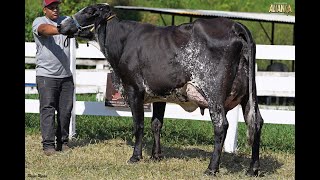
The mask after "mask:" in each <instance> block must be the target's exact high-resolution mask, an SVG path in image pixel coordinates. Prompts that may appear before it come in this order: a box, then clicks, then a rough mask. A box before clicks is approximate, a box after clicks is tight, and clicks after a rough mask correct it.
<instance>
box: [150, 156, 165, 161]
mask: <svg viewBox="0 0 320 180" xmlns="http://www.w3.org/2000/svg"><path fill="white" fill-rule="evenodd" d="M150 159H151V160H153V161H160V160H161V159H163V156H162V155H160V154H158V155H153V156H151V157H150Z"/></svg>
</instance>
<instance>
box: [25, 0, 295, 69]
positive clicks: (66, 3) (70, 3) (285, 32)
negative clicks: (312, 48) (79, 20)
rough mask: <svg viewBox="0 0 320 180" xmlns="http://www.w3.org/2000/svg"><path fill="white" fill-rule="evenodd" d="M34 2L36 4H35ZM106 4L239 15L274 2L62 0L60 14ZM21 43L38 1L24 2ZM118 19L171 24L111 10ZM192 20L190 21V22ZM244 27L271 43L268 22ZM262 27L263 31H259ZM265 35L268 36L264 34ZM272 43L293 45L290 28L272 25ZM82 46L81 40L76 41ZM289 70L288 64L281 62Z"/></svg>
mask: <svg viewBox="0 0 320 180" xmlns="http://www.w3.org/2000/svg"><path fill="white" fill-rule="evenodd" d="M35 1H36V2H35ZM105 2H107V3H109V4H110V5H111V7H113V6H115V5H122V6H145V7H157V8H179V9H203V10H219V11H239V12H261V13H268V12H269V8H270V5H271V4H274V3H276V1H274V0H264V1H261V2H259V3H257V2H256V1H254V0H240V1H233V0H170V1H168V0H109V1H105V0H63V4H61V5H60V7H61V14H62V15H72V14H74V13H76V12H77V11H79V10H80V9H82V8H83V7H85V6H87V5H90V4H95V3H105ZM281 3H288V4H289V5H290V6H291V8H292V13H290V15H294V14H295V2H294V1H293V0H282V1H281ZM25 10H26V14H25V41H26V42H32V41H34V40H33V36H32V32H31V29H32V21H33V20H34V19H35V18H36V17H37V16H42V15H43V12H42V0H26V3H25ZM114 10H115V12H116V13H117V16H118V17H119V18H120V19H128V20H135V21H141V22H147V23H151V24H156V25H160V26H163V25H171V15H162V17H163V19H164V21H163V20H162V18H161V16H160V15H159V14H157V13H148V12H141V11H139V12H138V11H124V10H117V9H114ZM194 19H195V18H193V20H194ZM189 21H190V18H189V17H183V16H175V24H176V25H178V24H182V23H186V22H189ZM237 21H239V22H242V23H243V24H244V25H246V26H247V27H248V28H249V30H250V31H251V32H252V35H253V37H254V39H255V42H256V44H271V42H270V40H269V38H268V36H269V37H271V23H268V22H262V23H261V24H260V23H259V22H254V21H244V20H237ZM262 27H263V28H262ZM263 29H265V31H266V32H267V34H268V36H267V35H266V33H265V32H264V30H263ZM274 39H275V42H274V44H281V45H292V44H293V25H290V24H279V23H275V32H274ZM79 42H80V43H82V41H81V40H80V41H79ZM257 63H258V67H259V70H260V71H261V70H265V69H266V67H267V65H269V64H270V62H269V61H264V60H263V61H260V60H259V61H257ZM283 63H285V64H286V65H287V66H288V67H289V70H290V71H292V63H294V62H291V61H283Z"/></svg>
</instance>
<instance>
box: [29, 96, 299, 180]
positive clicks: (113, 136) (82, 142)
mask: <svg viewBox="0 0 320 180" xmlns="http://www.w3.org/2000/svg"><path fill="white" fill-rule="evenodd" d="M26 98H36V95H34V96H29V95H28V96H27V95H26ZM94 98H95V97H94V96H92V95H89V96H83V95H80V96H77V100H86V101H90V100H92V101H93V100H94ZM150 121H151V120H150V118H145V135H144V140H143V142H144V144H143V157H144V159H143V160H142V161H141V162H140V163H138V164H127V160H128V159H129V158H130V157H131V155H132V151H133V144H134V137H133V136H132V120H131V118H129V117H107V116H86V115H84V116H77V117H76V123H77V124H76V132H77V136H76V137H75V138H74V139H73V140H72V141H71V146H72V149H71V150H70V151H67V152H61V153H57V154H56V155H53V156H50V157H48V156H45V155H44V154H43V152H42V149H41V148H42V147H41V135H40V125H39V114H29V113H26V115H25V128H26V134H25V143H26V145H25V147H26V149H25V153H26V156H25V173H26V179H34V178H35V177H37V178H39V177H40V178H44V177H45V179H77V180H79V179H212V177H210V176H209V177H208V176H205V175H204V174H203V172H204V171H205V169H206V168H207V167H208V164H209V161H210V156H211V153H212V150H213V130H212V124H211V122H209V121H193V120H178V119H165V120H164V126H163V129H162V136H161V143H162V150H163V155H164V159H163V160H162V161H160V162H153V161H151V160H150V159H149V158H150V155H151V149H152V143H153V139H152V132H151V128H150ZM294 134H295V126H294V125H276V124H265V125H264V127H263V130H262V140H261V151H260V158H261V174H260V177H259V179H295V178H294V177H295V173H294V169H295V140H294V137H295V135H294ZM250 153H251V150H250V147H248V146H247V145H246V126H245V124H244V123H239V129H238V150H237V153H234V154H230V153H225V152H224V153H223V154H222V159H221V166H220V173H219V174H218V175H217V177H216V179H256V178H252V177H248V176H246V175H245V171H246V169H247V168H248V167H249V163H250V157H251V154H250Z"/></svg>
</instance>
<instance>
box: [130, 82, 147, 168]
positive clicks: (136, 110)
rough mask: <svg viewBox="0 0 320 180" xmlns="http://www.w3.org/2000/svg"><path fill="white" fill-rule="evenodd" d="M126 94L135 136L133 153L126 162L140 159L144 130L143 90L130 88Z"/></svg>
mask: <svg viewBox="0 0 320 180" xmlns="http://www.w3.org/2000/svg"><path fill="white" fill-rule="evenodd" d="M127 95H128V103H129V105H130V108H131V113H132V119H133V134H134V136H135V144H134V150H133V155H132V156H131V158H130V159H129V161H128V163H135V162H138V161H140V159H142V138H143V131H144V110H143V98H144V91H137V90H135V89H134V88H132V89H129V90H128V91H127Z"/></svg>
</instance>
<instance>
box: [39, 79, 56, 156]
mask: <svg viewBox="0 0 320 180" xmlns="http://www.w3.org/2000/svg"><path fill="white" fill-rule="evenodd" d="M36 83H37V90H38V93H39V102H40V109H39V111H40V129H41V135H42V142H41V143H42V145H43V150H47V149H52V148H53V149H54V147H55V142H54V138H55V109H56V107H57V100H58V92H59V91H58V84H57V81H56V80H55V79H53V78H47V77H38V76H37V77H36Z"/></svg>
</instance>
